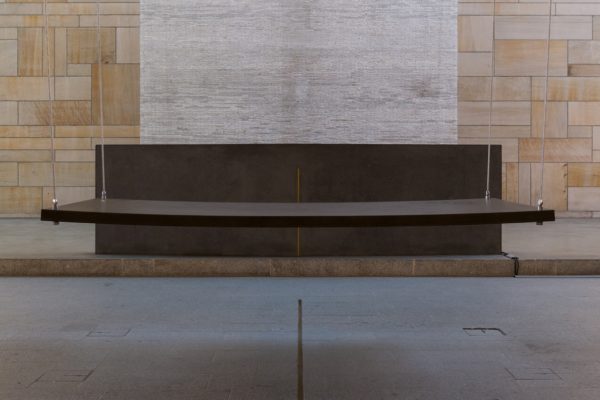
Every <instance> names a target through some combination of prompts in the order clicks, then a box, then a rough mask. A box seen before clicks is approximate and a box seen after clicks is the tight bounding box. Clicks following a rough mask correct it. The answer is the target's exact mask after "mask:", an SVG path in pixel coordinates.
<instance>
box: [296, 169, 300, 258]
mask: <svg viewBox="0 0 600 400" xmlns="http://www.w3.org/2000/svg"><path fill="white" fill-rule="evenodd" d="M300 176H301V173H300V168H296V203H300V200H301V197H300ZM296 257H300V226H297V227H296Z"/></svg>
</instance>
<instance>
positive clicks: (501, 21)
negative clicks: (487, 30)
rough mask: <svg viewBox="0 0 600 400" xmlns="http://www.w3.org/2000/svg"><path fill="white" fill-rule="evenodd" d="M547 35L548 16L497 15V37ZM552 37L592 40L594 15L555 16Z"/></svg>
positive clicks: (514, 37)
mask: <svg viewBox="0 0 600 400" xmlns="http://www.w3.org/2000/svg"><path fill="white" fill-rule="evenodd" d="M546 14H547V13H546ZM547 37H548V17H547V16H511V17H502V16H499V17H496V39H544V40H545V39H546V38H547ZM551 38H552V39H569V40H576V39H580V40H591V39H592V17H556V16H555V17H553V18H552V32H551Z"/></svg>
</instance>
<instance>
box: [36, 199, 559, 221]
mask: <svg viewBox="0 0 600 400" xmlns="http://www.w3.org/2000/svg"><path fill="white" fill-rule="evenodd" d="M554 218H555V217H554V211H553V210H542V211H539V210H537V209H536V208H534V207H531V206H526V205H521V204H515V203H511V202H507V201H503V200H498V199H489V200H485V199H459V200H431V201H384V202H319V203H317V202H305V203H264V202H190V201H154V200H127V199H107V200H104V201H103V200H100V199H92V200H87V201H83V202H78V203H73V204H68V205H65V206H63V207H60V208H59V209H58V210H51V209H44V210H42V215H41V219H42V220H43V221H55V222H79V223H94V224H116V225H151V226H188V227H192V226H196V227H296V226H299V227H385V226H436V225H484V224H509V223H525V222H545V221H554Z"/></svg>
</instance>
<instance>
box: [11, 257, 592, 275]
mask: <svg viewBox="0 0 600 400" xmlns="http://www.w3.org/2000/svg"><path fill="white" fill-rule="evenodd" d="M515 273H517V274H518V275H520V276H524V275H563V276H564V275H600V260H519V262H518V264H515V260H513V259H510V258H509V257H504V256H482V257H432V258H403V257H318V258H303V257H301V258H227V257H202V258H133V257H129V258H116V257H115V258H109V257H93V256H92V257H89V258H76V257H74V258H62V259H60V258H55V259H41V258H38V259H23V258H21V259H0V276H4V277H6V276H57V277H58V276H61V277H64V276H96V277H97V276H106V277H109V276H110V277H223V276H236V277H253V276H256V277H269V276H270V277H433V276H439V277H453V276H456V277H511V276H514V275H515Z"/></svg>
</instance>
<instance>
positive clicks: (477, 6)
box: [458, 2, 493, 15]
mask: <svg viewBox="0 0 600 400" xmlns="http://www.w3.org/2000/svg"><path fill="white" fill-rule="evenodd" d="M492 13H493V8H492V4H491V3H461V2H459V3H458V15H492Z"/></svg>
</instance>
